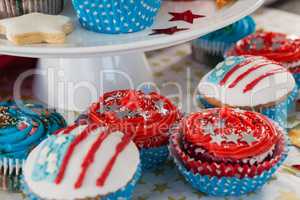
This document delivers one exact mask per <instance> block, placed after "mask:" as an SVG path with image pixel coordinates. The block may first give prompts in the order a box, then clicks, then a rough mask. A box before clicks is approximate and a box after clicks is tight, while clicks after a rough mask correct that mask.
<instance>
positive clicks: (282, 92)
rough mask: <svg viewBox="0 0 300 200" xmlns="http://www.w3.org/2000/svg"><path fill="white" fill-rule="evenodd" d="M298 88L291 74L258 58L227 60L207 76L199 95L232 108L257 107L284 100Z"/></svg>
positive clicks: (273, 62)
mask: <svg viewBox="0 0 300 200" xmlns="http://www.w3.org/2000/svg"><path fill="white" fill-rule="evenodd" d="M294 88H295V80H294V78H293V76H292V75H291V73H290V72H288V71H287V70H285V68H284V67H282V66H280V65H279V64H278V63H276V62H275V61H271V60H267V59H265V58H263V57H256V56H238V57H228V58H226V59H225V61H224V62H221V63H219V64H218V65H217V66H216V68H215V69H213V70H212V71H211V72H210V73H208V74H207V75H205V76H204V77H203V78H202V80H201V81H200V83H199V86H198V91H199V93H200V95H202V96H204V97H209V98H214V99H216V100H218V101H219V102H220V103H222V104H225V105H228V106H232V107H255V106H261V105H264V104H268V103H273V102H276V101H278V100H283V99H284V98H285V97H286V96H287V95H289V93H290V92H291V91H292V90H293V89H294Z"/></svg>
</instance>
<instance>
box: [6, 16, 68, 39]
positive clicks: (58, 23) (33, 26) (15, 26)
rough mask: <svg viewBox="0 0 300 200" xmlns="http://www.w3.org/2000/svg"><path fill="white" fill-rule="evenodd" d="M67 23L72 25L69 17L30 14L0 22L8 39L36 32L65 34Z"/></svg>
mask: <svg viewBox="0 0 300 200" xmlns="http://www.w3.org/2000/svg"><path fill="white" fill-rule="evenodd" d="M32 22H34V23H32ZM67 23H70V18H68V17H65V16H62V15H46V14H42V13H30V14H27V15H22V16H20V17H13V18H7V19H2V20H0V26H2V27H5V30H6V34H7V36H8V37H14V36H16V35H23V34H27V33H36V32H43V33H49V34H60V33H62V32H63V26H64V25H65V24H67Z"/></svg>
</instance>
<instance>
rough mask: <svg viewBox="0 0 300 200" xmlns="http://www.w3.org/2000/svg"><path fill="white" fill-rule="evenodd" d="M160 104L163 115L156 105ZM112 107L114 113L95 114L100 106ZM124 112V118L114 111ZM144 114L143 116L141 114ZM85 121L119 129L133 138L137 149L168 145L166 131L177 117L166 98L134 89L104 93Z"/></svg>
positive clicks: (109, 111) (177, 113) (107, 111)
mask: <svg viewBox="0 0 300 200" xmlns="http://www.w3.org/2000/svg"><path fill="white" fill-rule="evenodd" d="M157 102H162V103H163V106H162V108H163V109H164V110H165V111H166V112H167V113H165V114H163V113H162V112H161V110H159V109H158V108H157V106H156V103H157ZM107 106H108V107H109V106H115V107H117V108H115V109H114V110H105V111H103V112H99V110H101V109H102V108H104V107H107ZM124 110H126V111H127V112H128V113H126V114H125V115H124V116H122V117H120V116H118V112H120V111H124ZM143 114H145V115H146V116H145V115H143ZM88 115H89V118H90V119H91V120H92V121H94V122H96V123H98V124H105V125H109V126H111V127H112V129H114V130H115V129H117V130H121V131H122V132H124V133H129V134H131V135H132V136H133V138H134V142H135V143H136V144H137V145H138V146H139V147H140V148H141V147H153V146H161V145H165V144H167V143H168V131H169V130H170V128H171V127H172V125H173V124H174V123H176V122H177V121H178V119H179V117H180V113H179V111H178V109H177V108H176V107H175V106H174V105H173V104H172V103H171V102H170V100H168V99H167V98H165V97H163V96H161V95H159V94H157V93H155V92H151V93H149V94H145V93H143V92H141V91H135V90H118V91H112V92H109V93H106V94H104V95H103V96H102V97H101V98H100V99H99V102H97V103H95V104H93V105H92V107H91V108H90V111H89V114H88Z"/></svg>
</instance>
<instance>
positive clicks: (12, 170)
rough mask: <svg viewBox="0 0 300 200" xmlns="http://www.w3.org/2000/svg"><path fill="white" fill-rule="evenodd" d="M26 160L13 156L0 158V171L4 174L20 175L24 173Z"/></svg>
mask: <svg viewBox="0 0 300 200" xmlns="http://www.w3.org/2000/svg"><path fill="white" fill-rule="evenodd" d="M24 164H25V160H21V159H13V158H0V172H1V174H2V175H4V176H10V175H13V174H15V175H20V174H21V173H22V169H23V166H24Z"/></svg>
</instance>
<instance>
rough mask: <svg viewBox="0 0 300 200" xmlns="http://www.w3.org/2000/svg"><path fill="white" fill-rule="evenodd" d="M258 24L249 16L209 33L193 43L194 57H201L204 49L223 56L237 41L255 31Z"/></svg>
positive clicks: (209, 52)
mask: <svg viewBox="0 0 300 200" xmlns="http://www.w3.org/2000/svg"><path fill="white" fill-rule="evenodd" d="M255 28H256V24H255V21H254V20H253V18H252V17H250V16H247V17H245V18H243V19H241V20H240V21H237V22H235V23H233V24H231V25H229V26H227V27H225V28H222V29H219V30H217V31H215V32H212V33H209V34H207V35H205V36H203V37H200V38H199V39H197V40H194V41H193V43H192V48H193V54H194V57H195V58H197V57H199V56H198V54H201V52H202V51H204V52H206V53H208V54H212V55H218V56H223V55H224V52H225V51H226V50H227V49H229V48H230V47H232V46H233V45H234V44H235V43H236V42H237V41H239V40H240V39H242V38H244V37H246V36H248V35H249V34H251V33H253V32H254V31H255Z"/></svg>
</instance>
